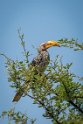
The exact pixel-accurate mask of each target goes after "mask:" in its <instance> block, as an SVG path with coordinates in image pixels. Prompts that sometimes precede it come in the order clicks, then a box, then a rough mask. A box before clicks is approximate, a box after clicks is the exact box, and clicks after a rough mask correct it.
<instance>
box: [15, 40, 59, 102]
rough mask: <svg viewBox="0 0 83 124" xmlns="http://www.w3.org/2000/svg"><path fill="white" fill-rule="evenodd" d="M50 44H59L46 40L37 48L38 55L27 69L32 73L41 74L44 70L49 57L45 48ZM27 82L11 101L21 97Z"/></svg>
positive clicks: (50, 45)
mask: <svg viewBox="0 0 83 124" xmlns="http://www.w3.org/2000/svg"><path fill="white" fill-rule="evenodd" d="M52 46H60V44H59V43H58V42H56V41H48V42H45V43H42V44H41V45H40V46H39V48H38V55H37V56H36V57H35V58H34V59H33V61H32V62H31V63H30V65H29V68H28V70H32V71H34V74H39V73H40V74H42V73H43V72H44V71H45V69H46V67H47V66H48V64H49V61H50V57H49V53H48V51H47V49H48V48H50V47H52ZM27 82H29V81H26V83H24V84H23V85H22V87H21V88H20V89H19V90H18V91H17V93H16V95H15V97H14V99H13V102H15V101H16V102H17V101H18V100H19V99H20V98H21V96H22V95H23V94H24V93H25V92H27V90H28V83H27Z"/></svg>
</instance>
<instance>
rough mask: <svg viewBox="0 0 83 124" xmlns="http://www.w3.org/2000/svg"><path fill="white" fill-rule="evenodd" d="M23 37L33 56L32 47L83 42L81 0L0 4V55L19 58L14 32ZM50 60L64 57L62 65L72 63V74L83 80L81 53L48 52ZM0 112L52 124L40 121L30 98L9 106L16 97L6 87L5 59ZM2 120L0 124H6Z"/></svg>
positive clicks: (0, 70)
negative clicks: (22, 114)
mask: <svg viewBox="0 0 83 124" xmlns="http://www.w3.org/2000/svg"><path fill="white" fill-rule="evenodd" d="M20 27H21V30H22V32H23V33H24V34H25V41H26V48H27V49H28V50H29V51H30V53H31V54H32V56H31V57H30V61H31V60H32V59H33V57H34V56H36V54H37V52H36V50H35V49H34V48H33V47H32V45H34V46H35V47H38V46H39V44H40V43H42V42H44V41H48V40H57V41H58V40H59V39H61V38H68V39H71V38H76V39H77V38H78V41H79V42H80V43H81V42H82V41H83V0H0V52H2V53H5V54H6V55H7V56H9V57H11V58H13V59H19V60H20V59H21V60H22V59H23V58H22V54H21V53H22V48H21V46H20V42H19V38H18V33H17V29H19V28H20ZM49 53H50V54H51V59H52V60H53V58H54V57H55V55H56V54H60V55H61V56H63V62H64V63H68V62H73V64H74V65H73V67H72V69H71V71H73V72H75V73H76V74H77V75H81V76H83V59H82V58H83V52H82V51H80V52H74V51H73V50H70V49H68V48H51V49H49ZM0 75H1V76H0V104H1V105H0V112H1V111H3V110H8V109H10V108H12V107H14V106H15V107H16V110H21V111H22V112H26V113H28V115H29V116H30V117H31V118H32V117H33V118H37V122H36V124H42V123H43V124H52V123H51V121H50V120H47V119H45V118H43V117H42V112H43V110H42V109H39V108H37V105H32V100H31V99H30V98H22V99H21V100H20V101H19V102H18V103H17V104H16V105H14V104H13V103H12V98H13V96H14V94H15V91H14V89H11V88H10V87H9V84H10V83H8V81H7V72H6V70H5V67H4V59H3V58H2V57H0ZM6 121H7V120H5V121H4V122H3V121H2V120H1V122H0V123H3V124H7V122H6Z"/></svg>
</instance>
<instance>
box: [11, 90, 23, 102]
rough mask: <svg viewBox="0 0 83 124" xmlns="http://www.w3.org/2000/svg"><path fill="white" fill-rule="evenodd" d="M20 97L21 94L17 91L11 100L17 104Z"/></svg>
mask: <svg viewBox="0 0 83 124" xmlns="http://www.w3.org/2000/svg"><path fill="white" fill-rule="evenodd" d="M22 95H23V92H22V91H20V90H18V92H17V93H16V95H15V96H14V98H13V102H18V101H19V100H20V98H21V96H22Z"/></svg>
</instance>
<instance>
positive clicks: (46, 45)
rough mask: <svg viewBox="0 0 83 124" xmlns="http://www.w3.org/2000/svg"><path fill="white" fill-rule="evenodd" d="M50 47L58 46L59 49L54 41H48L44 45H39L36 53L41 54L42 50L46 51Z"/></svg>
mask: <svg viewBox="0 0 83 124" xmlns="http://www.w3.org/2000/svg"><path fill="white" fill-rule="evenodd" d="M52 46H58V47H60V44H59V43H58V42H56V41H54V40H50V41H47V42H45V43H42V44H41V45H40V47H39V48H38V51H39V52H41V51H43V50H47V49H48V48H50V47H52Z"/></svg>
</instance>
